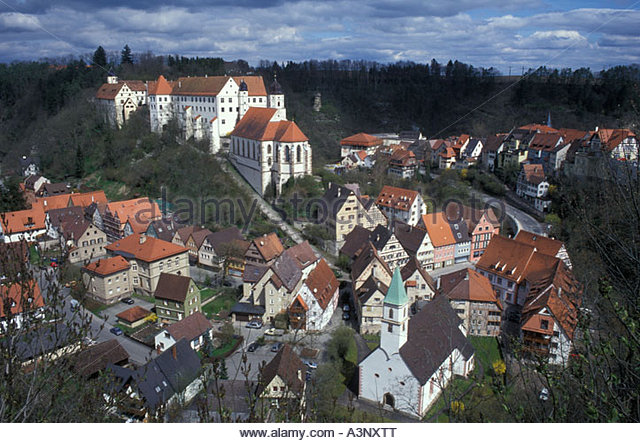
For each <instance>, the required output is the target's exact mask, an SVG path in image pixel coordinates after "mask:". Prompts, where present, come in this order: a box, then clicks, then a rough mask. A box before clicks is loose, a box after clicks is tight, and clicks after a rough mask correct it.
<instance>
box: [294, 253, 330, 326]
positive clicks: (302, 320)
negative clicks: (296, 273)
mask: <svg viewBox="0 0 640 443" xmlns="http://www.w3.org/2000/svg"><path fill="white" fill-rule="evenodd" d="M338 290H339V283H338V279H337V278H336V276H335V275H334V274H333V271H332V270H331V268H330V267H329V265H328V264H327V262H326V261H324V259H320V261H319V262H318V264H317V265H316V266H315V268H314V269H313V271H311V273H309V276H308V277H307V278H306V280H305V281H304V283H303V284H302V286H301V287H300V289H299V290H298V292H297V294H296V296H295V297H294V298H293V301H292V302H291V304H290V305H289V307H288V309H287V311H288V313H289V321H290V322H291V327H292V328H293V329H302V330H306V331H321V330H323V329H324V327H325V326H326V325H327V324H328V323H329V320H331V316H332V315H333V313H334V311H335V309H336V306H337V305H338Z"/></svg>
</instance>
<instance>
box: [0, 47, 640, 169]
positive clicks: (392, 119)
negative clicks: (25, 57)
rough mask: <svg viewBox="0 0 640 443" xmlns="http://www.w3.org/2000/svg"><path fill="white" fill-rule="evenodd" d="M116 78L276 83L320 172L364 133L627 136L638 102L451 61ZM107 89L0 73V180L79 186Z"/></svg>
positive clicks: (565, 80)
mask: <svg viewBox="0 0 640 443" xmlns="http://www.w3.org/2000/svg"><path fill="white" fill-rule="evenodd" d="M114 69H115V70H116V73H117V74H118V75H119V76H120V77H121V78H131V79H142V80H150V79H154V78H156V77H157V76H158V75H159V74H164V75H165V76H167V77H168V78H176V77H177V76H182V75H204V74H209V75H222V74H241V73H258V74H261V75H263V76H264V77H265V82H266V83H267V84H269V83H270V82H271V81H272V78H273V76H274V75H277V78H278V81H279V82H280V84H281V85H282V86H283V88H284V90H285V93H286V94H287V109H288V115H289V117H290V118H292V119H293V120H295V121H296V122H298V124H299V125H300V127H301V128H302V129H303V131H304V132H305V133H306V134H307V135H308V136H309V138H310V139H311V142H312V144H313V146H314V157H315V160H316V162H315V163H316V165H317V166H319V165H320V164H321V163H323V162H324V161H325V160H331V159H334V158H335V157H336V155H337V153H338V141H339V140H340V138H342V137H344V136H347V135H350V134H352V133H355V132H359V131H369V132H382V131H399V130H406V129H419V130H421V131H422V133H423V134H424V135H426V136H430V137H433V136H438V137H445V136H447V135H451V134H456V133H457V134H459V133H461V132H466V133H471V134H474V135H477V136H484V135H488V134H490V133H496V132H499V131H508V130H509V129H511V128H512V127H514V126H516V125H521V124H525V123H530V122H544V121H545V120H546V116H547V114H548V113H549V112H550V113H551V117H552V120H553V125H554V126H555V127H576V128H583V129H590V128H593V127H595V126H625V127H628V126H634V124H635V123H636V122H637V121H638V103H639V98H640V92H639V87H638V84H639V78H640V70H639V69H638V68H637V67H616V68H612V69H609V70H607V71H603V72H600V73H597V74H594V73H592V72H590V71H589V70H587V69H579V70H575V71H572V70H569V69H565V70H562V71H557V70H548V69H544V68H541V69H538V70H537V71H535V72H530V73H528V74H527V75H526V76H525V77H523V78H521V79H517V81H514V80H510V81H505V79H504V78H503V77H499V76H497V73H496V72H495V71H494V70H492V69H479V68H474V67H472V66H470V65H466V64H463V63H460V62H457V61H456V62H452V61H450V62H448V63H446V64H440V63H438V62H436V61H435V60H433V61H432V62H431V63H429V64H415V63H406V62H405V63H396V64H391V65H382V64H378V63H372V62H364V61H361V62H352V61H341V62H336V61H322V62H319V61H308V62H304V63H293V62H290V63H287V64H284V65H278V64H276V63H271V62H267V61H264V62H261V63H260V66H258V67H255V68H252V67H250V66H249V65H248V64H247V63H246V62H244V61H241V60H240V61H236V62H225V61H223V60H222V59H219V58H186V57H180V56H177V55H176V56H169V57H160V56H153V55H150V54H143V55H139V56H137V57H136V58H135V62H134V63H133V64H122V65H119V66H117V67H115V68H114ZM105 78H106V71H105V69H103V68H99V67H90V66H87V65H86V64H85V63H84V62H82V61H75V62H70V63H66V64H65V65H63V66H60V65H57V66H52V65H50V64H47V63H15V64H11V65H0V161H3V170H4V171H6V170H7V169H11V168H14V167H15V165H16V162H17V158H18V156H19V155H22V154H26V153H29V151H30V150H32V149H35V150H36V151H38V152H39V153H40V154H41V157H42V158H43V162H44V163H45V165H49V166H51V167H53V169H54V174H53V175H56V176H61V175H77V174H81V173H82V169H83V165H81V164H80V163H83V162H85V163H86V161H87V160H86V158H87V156H86V155H85V154H86V152H84V151H85V150H87V149H93V148H95V147H97V146H100V145H101V144H103V142H104V145H105V146H109V145H110V143H111V141H110V140H112V139H113V137H114V134H113V133H112V132H110V131H108V130H107V129H106V128H104V127H103V126H101V125H100V124H99V123H98V122H97V119H96V115H95V111H94V110H93V109H92V107H91V106H90V104H89V99H90V98H91V97H92V96H93V94H94V93H95V91H96V89H97V88H98V87H99V85H100V84H101V83H102V82H103V81H104V80H105ZM317 92H320V93H321V97H322V105H323V106H322V110H321V112H319V113H315V112H313V110H312V103H313V97H314V95H315V94H316V93H317ZM98 139H99V140H98ZM89 144H91V145H93V146H92V147H90V146H89ZM104 155H105V156H107V157H112V156H110V154H109V153H105V154H104ZM61 159H65V164H62V162H61ZM108 160H109V163H110V164H111V166H112V167H117V166H118V165H117V162H118V158H109V159H108ZM69 162H70V163H69ZM70 165H73V166H70ZM63 168H66V169H65V170H64V171H63V170H62V169H63ZM70 169H74V171H71V170H70Z"/></svg>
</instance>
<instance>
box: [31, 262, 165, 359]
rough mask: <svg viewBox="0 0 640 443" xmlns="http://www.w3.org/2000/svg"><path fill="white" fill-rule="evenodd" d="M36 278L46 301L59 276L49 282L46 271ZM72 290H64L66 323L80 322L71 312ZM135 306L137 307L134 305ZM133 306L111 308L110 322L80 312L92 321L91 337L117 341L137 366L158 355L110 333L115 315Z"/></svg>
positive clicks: (54, 276)
mask: <svg viewBox="0 0 640 443" xmlns="http://www.w3.org/2000/svg"><path fill="white" fill-rule="evenodd" d="M36 277H37V279H38V283H39V284H40V289H41V290H42V295H43V297H44V299H45V300H47V298H48V295H49V294H48V291H49V286H50V284H54V283H55V282H56V281H57V275H56V274H55V273H54V274H53V281H51V283H50V282H49V278H47V277H45V276H44V271H37V273H36ZM69 294H70V289H67V288H64V287H63V288H62V295H63V297H64V298H63V299H64V302H65V304H64V308H63V312H64V316H65V321H67V322H69V321H71V322H78V321H79V316H78V314H77V313H76V312H74V311H73V310H71V296H70V295H69ZM135 304H137V305H140V306H143V307H145V308H147V309H149V307H151V306H152V305H151V303H148V302H144V301H142V300H138V299H136V301H135ZM134 306H135V305H134ZM130 307H131V306H129V305H125V304H123V303H117V304H115V305H113V306H111V307H109V308H107V309H106V310H105V311H103V313H105V314H106V315H108V320H104V319H103V318H100V317H97V316H95V315H94V314H93V313H92V312H90V311H88V310H85V309H82V311H80V313H81V315H82V316H85V315H86V316H87V318H88V320H89V321H90V337H91V338H93V339H94V340H95V341H96V342H98V343H102V342H105V341H108V340H111V339H114V338H115V339H116V340H118V342H119V343H120V344H121V345H122V347H123V348H124V349H125V350H126V351H127V352H128V353H129V360H130V361H131V362H132V363H134V364H136V365H143V364H144V363H146V362H147V360H149V358H151V357H152V356H155V355H156V353H155V351H154V350H152V349H151V348H149V347H147V346H145V345H143V344H141V343H139V342H137V341H135V340H132V339H130V338H128V337H125V336H124V335H121V336H115V335H113V334H112V333H110V332H109V329H111V328H112V327H113V326H114V325H115V322H116V320H117V319H116V317H115V314H117V313H118V312H122V311H124V310H125V309H128V308H130Z"/></svg>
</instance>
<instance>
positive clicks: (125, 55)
mask: <svg viewBox="0 0 640 443" xmlns="http://www.w3.org/2000/svg"><path fill="white" fill-rule="evenodd" d="M120 54H121V57H120V64H123V65H132V64H133V56H132V55H131V48H129V45H124V48H122V52H121V53H120Z"/></svg>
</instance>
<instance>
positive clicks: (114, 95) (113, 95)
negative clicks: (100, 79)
mask: <svg viewBox="0 0 640 443" xmlns="http://www.w3.org/2000/svg"><path fill="white" fill-rule="evenodd" d="M95 103H96V104H97V105H98V107H100V108H101V109H102V111H103V113H104V115H105V117H106V119H107V121H108V122H109V123H110V124H111V125H114V126H117V127H118V128H119V127H121V126H122V124H123V123H124V122H125V121H127V120H128V119H129V115H130V114H131V113H132V112H134V111H136V110H137V109H138V108H139V107H140V106H143V105H146V104H147V85H146V84H145V83H144V82H142V81H140V80H118V77H117V76H116V75H115V74H114V73H113V72H111V71H110V72H109V75H108V76H107V82H106V83H104V84H103V85H102V86H101V87H100V89H98V92H97V93H96V97H95Z"/></svg>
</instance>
